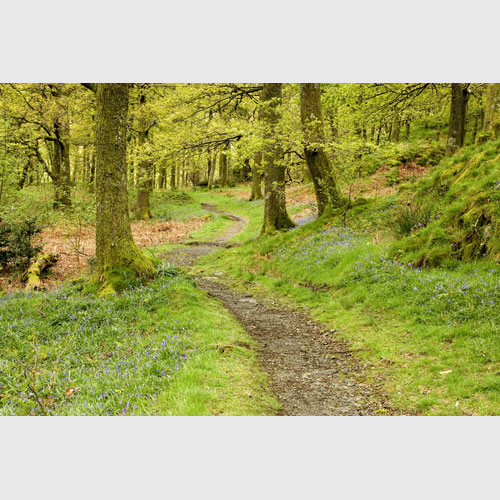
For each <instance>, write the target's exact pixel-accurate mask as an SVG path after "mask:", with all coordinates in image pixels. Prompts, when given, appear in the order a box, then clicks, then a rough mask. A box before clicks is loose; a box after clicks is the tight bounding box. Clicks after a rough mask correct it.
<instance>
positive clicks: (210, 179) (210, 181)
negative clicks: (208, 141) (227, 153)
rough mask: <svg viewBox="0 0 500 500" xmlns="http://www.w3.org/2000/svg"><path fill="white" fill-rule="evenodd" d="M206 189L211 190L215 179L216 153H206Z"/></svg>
mask: <svg viewBox="0 0 500 500" xmlns="http://www.w3.org/2000/svg"><path fill="white" fill-rule="evenodd" d="M208 162H209V163H208V165H209V169H208V185H207V187H208V189H212V188H213V187H214V178H215V165H216V162H217V153H213V154H212V153H208Z"/></svg>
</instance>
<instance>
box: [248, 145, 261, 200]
mask: <svg viewBox="0 0 500 500" xmlns="http://www.w3.org/2000/svg"><path fill="white" fill-rule="evenodd" d="M261 163H262V153H257V154H256V155H255V156H254V158H253V165H252V192H251V193H250V198H249V200H248V201H253V200H262V188H261V185H262V170H261V168H262V166H261Z"/></svg>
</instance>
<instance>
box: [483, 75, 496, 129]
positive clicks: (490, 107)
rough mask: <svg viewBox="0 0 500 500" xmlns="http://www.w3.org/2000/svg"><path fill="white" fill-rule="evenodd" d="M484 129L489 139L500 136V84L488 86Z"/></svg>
mask: <svg viewBox="0 0 500 500" xmlns="http://www.w3.org/2000/svg"><path fill="white" fill-rule="evenodd" d="M483 128H484V130H485V132H486V133H487V134H488V138H495V137H499V136H500V83H489V84H488V90H487V93H486V103H485V106H484V122H483Z"/></svg>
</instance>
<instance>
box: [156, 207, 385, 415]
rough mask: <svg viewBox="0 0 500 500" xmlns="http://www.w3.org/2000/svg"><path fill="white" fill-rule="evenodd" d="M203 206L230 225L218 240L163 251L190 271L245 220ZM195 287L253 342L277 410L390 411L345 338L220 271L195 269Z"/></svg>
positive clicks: (305, 412) (226, 244)
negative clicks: (234, 284) (241, 288)
mask: <svg viewBox="0 0 500 500" xmlns="http://www.w3.org/2000/svg"><path fill="white" fill-rule="evenodd" d="M202 207H203V209H205V210H207V211H211V212H214V213H218V214H221V215H225V216H227V217H229V219H230V220H231V221H232V222H233V224H232V225H231V226H230V227H229V228H228V229H227V230H226V231H225V232H224V233H223V234H221V235H219V236H218V237H217V238H216V239H214V240H211V241H201V242H200V241H191V242H189V244H188V245H185V246H181V247H177V248H176V249H175V250H173V251H170V252H168V253H167V254H165V255H164V256H163V258H164V259H166V260H167V261H168V262H170V263H173V264H175V265H177V266H182V267H183V268H187V270H188V271H191V272H193V271H192V266H193V265H194V264H195V262H196V260H197V259H198V258H199V257H201V256H202V255H207V254H209V253H211V252H213V251H214V250H216V249H219V248H224V247H231V246H233V245H232V244H231V243H230V240H231V238H233V237H234V236H235V235H237V234H238V233H240V232H241V231H242V230H243V229H244V227H245V226H246V225H247V223H248V220H247V219H245V218H243V217H239V216H236V215H234V214H230V213H226V212H220V211H218V210H217V209H216V207H215V206H214V205H209V204H203V205H202ZM195 276H196V277H195V279H196V282H197V283H198V286H199V287H200V288H201V289H203V290H205V291H206V292H207V293H208V295H209V296H211V297H213V298H215V299H217V300H218V301H219V302H220V303H221V304H222V305H223V306H224V308H226V309H227V310H228V311H229V312H230V313H231V314H232V315H233V316H234V317H235V318H236V320H237V321H238V323H239V324H240V325H241V326H242V327H243V328H244V329H245V330H246V331H247V332H248V333H249V334H250V335H251V337H253V339H254V340H256V341H257V345H258V347H257V352H258V354H259V361H260V364H261V367H262V368H263V369H264V371H266V372H267V373H268V374H269V382H270V387H271V390H272V392H273V394H274V396H275V398H276V399H277V400H278V402H279V403H280V405H281V410H280V412H279V414H281V415H376V414H388V413H389V412H390V413H394V411H393V410H392V411H391V409H390V405H389V403H388V401H387V398H386V397H384V395H383V394H382V392H381V390H380V388H381V387H382V386H383V381H382V380H380V381H379V383H378V384H375V383H373V380H372V381H371V383H367V382H366V376H365V374H364V370H363V367H362V365H361V363H359V361H358V360H356V359H355V358H354V357H353V355H352V352H351V350H350V348H349V346H348V345H347V343H346V342H345V341H343V340H341V339H339V338H337V337H336V336H335V334H334V331H332V330H329V329H326V328H325V326H324V325H321V324H319V323H317V322H314V321H312V320H311V318H309V317H308V316H307V315H305V314H304V313H300V312H297V311H294V310H292V309H290V308H289V307H286V306H284V305H283V304H279V303H277V301H276V300H273V299H271V298H264V297H258V298H255V297H253V296H252V294H250V293H240V292H238V291H237V290H235V289H234V288H233V289H232V288H231V287H230V286H229V284H228V283H227V282H226V281H227V280H224V278H223V273H221V272H215V273H213V275H206V274H205V275H204V274H203V273H196V274H195Z"/></svg>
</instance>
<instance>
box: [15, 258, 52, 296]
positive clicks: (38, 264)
mask: <svg viewBox="0 0 500 500" xmlns="http://www.w3.org/2000/svg"><path fill="white" fill-rule="evenodd" d="M58 258H59V256H58V255H57V254H52V253H45V254H42V255H39V256H38V258H37V259H36V261H35V262H33V263H32V264H30V266H29V267H28V270H27V271H26V272H25V273H24V274H23V277H22V280H23V281H26V280H27V281H28V282H27V283H26V287H25V290H28V291H29V290H40V289H41V284H42V280H41V278H40V275H41V274H42V272H43V271H45V269H48V268H49V267H51V266H53V265H54V264H55V263H56V262H57V259H58Z"/></svg>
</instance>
